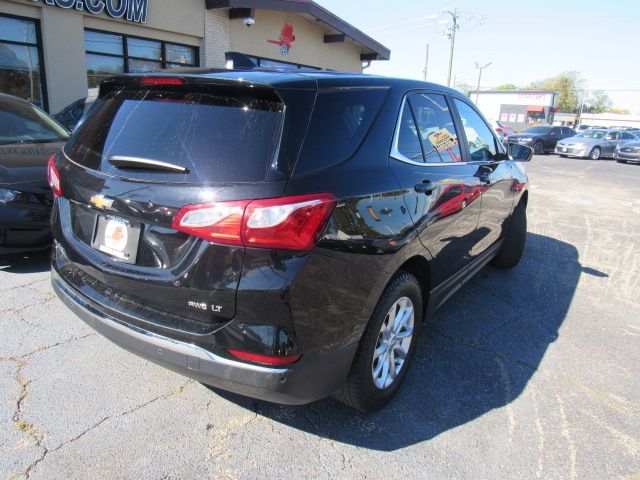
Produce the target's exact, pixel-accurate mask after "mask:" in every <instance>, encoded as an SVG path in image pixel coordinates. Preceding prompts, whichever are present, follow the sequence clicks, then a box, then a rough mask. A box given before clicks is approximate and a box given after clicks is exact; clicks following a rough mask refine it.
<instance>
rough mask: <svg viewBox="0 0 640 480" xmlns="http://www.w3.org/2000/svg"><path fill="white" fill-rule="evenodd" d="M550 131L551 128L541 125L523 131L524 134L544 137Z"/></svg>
mask: <svg viewBox="0 0 640 480" xmlns="http://www.w3.org/2000/svg"><path fill="white" fill-rule="evenodd" d="M549 130H551V127H544V126H542V125H540V126H537V127H531V128H528V129H526V130H525V132H526V133H532V134H534V135H546V134H548V133H549Z"/></svg>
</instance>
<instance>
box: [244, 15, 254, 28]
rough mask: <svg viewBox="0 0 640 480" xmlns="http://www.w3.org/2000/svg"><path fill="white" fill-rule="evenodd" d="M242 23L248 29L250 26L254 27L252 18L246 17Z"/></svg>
mask: <svg viewBox="0 0 640 480" xmlns="http://www.w3.org/2000/svg"><path fill="white" fill-rule="evenodd" d="M242 21H243V22H244V24H245V25H246V26H247V27H250V26H251V25H254V24H255V23H256V21H255V19H254V18H253V17H247V18H245V19H244V20H242Z"/></svg>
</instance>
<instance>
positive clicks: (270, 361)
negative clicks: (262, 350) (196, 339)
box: [227, 350, 302, 365]
mask: <svg viewBox="0 0 640 480" xmlns="http://www.w3.org/2000/svg"><path fill="white" fill-rule="evenodd" d="M227 351H228V352H229V353H230V354H231V355H233V356H234V357H237V358H239V359H240V360H246V361H248V362H255V363H262V364H263V365H289V364H292V363H295V362H297V361H298V360H300V357H301V356H302V355H260V354H258V353H249V352H241V351H239V350H227Z"/></svg>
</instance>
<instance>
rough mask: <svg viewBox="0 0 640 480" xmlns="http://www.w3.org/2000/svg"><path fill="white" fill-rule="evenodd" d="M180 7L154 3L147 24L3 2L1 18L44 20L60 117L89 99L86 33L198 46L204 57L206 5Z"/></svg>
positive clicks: (195, 2) (188, 2)
mask: <svg viewBox="0 0 640 480" xmlns="http://www.w3.org/2000/svg"><path fill="white" fill-rule="evenodd" d="M176 3H177V2H176V1H175V0H150V1H149V11H148V18H147V23H146V24H138V23H132V22H127V21H125V20H117V19H113V18H111V17H109V16H108V15H107V14H106V13H103V14H101V15H91V14H89V13H87V12H82V11H78V10H75V9H63V8H59V7H55V6H49V5H43V3H42V2H33V1H31V0H19V1H18V0H0V13H6V14H10V15H18V16H22V17H27V18H34V19H38V20H40V28H41V30H42V50H43V54H44V66H45V74H46V81H47V91H48V99H49V111H50V112H54V113H55V112H57V111H59V110H61V109H62V108H64V107H66V106H67V105H68V104H70V103H71V102H73V101H75V100H78V99H79V98H82V97H85V96H86V95H87V73H86V63H85V47H84V29H85V28H95V29H98V30H104V31H107V32H114V33H121V34H126V35H136V36H140V37H144V38H150V39H156V40H164V41H169V42H176V43H183V44H187V45H192V46H196V47H200V50H201V55H202V47H203V37H204V23H205V22H204V12H205V9H204V0H179V3H180V8H176ZM200 61H201V62H202V61H203V59H202V58H201V59H200Z"/></svg>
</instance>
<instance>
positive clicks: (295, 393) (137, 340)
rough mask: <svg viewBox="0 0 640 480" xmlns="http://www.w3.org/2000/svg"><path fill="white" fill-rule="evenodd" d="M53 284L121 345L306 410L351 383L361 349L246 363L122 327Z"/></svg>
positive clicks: (216, 383) (54, 277) (217, 383)
mask: <svg viewBox="0 0 640 480" xmlns="http://www.w3.org/2000/svg"><path fill="white" fill-rule="evenodd" d="M51 282H52V285H53V289H54V290H55V292H56V294H57V295H58V297H60V299H61V300H62V301H63V302H64V303H65V304H66V305H67V306H68V307H69V308H70V309H71V310H72V311H73V312H74V313H75V314H76V315H78V316H79V317H80V318H81V319H82V320H83V321H84V322H85V323H87V324H88V325H89V326H90V327H92V328H93V329H94V330H96V331H97V332H98V333H100V334H102V335H104V336H105V337H107V338H108V339H109V340H111V341H113V342H114V343H116V344H117V345H119V346H121V347H123V348H125V349H127V350H129V351H130V352H133V353H135V354H137V355H140V356H141V357H144V358H146V359H148V360H150V361H152V362H155V363H158V364H160V365H162V366H164V367H166V368H168V369H170V370H173V371H175V372H177V373H180V374H182V375H185V376H187V377H190V378H193V379H195V380H197V381H199V382H202V383H205V384H207V385H211V386H213V387H217V388H220V389H222V390H227V391H230V392H234V393H238V394H241V395H245V396H248V397H253V398H258V399H261V400H266V401H269V402H275V403H281V404H288V405H301V404H306V403H310V402H313V401H315V400H319V399H321V398H324V397H326V396H327V395H329V394H331V393H332V392H334V391H335V390H337V389H338V388H339V387H340V386H341V385H342V384H343V383H344V382H345V381H346V378H347V374H348V372H349V369H350V368H351V363H352V361H353V357H354V355H355V352H356V348H357V344H354V345H351V346H349V347H346V348H342V349H340V350H337V351H335V352H332V353H330V354H327V355H324V356H322V357H318V358H316V359H313V360H312V361H307V362H303V363H300V364H296V365H294V366H291V367H288V368H270V367H263V366H258V365H252V364H247V363H243V362H238V361H234V360H229V359H227V358H223V357H220V356H219V355H216V354H214V353H212V352H210V351H208V350H205V349H203V348H200V347H197V346H195V345H191V344H188V343H185V342H182V341H178V340H175V339H172V338H169V337H166V336H162V335H158V334H156V333H152V332H149V331H146V330H144V329H142V328H139V327H135V326H132V325H129V324H126V323H123V322H121V321H119V320H117V319H116V318H115V317H114V316H111V315H110V313H109V312H107V311H105V309H104V307H101V306H100V305H98V304H96V303H95V302H92V301H91V300H90V299H89V298H87V297H85V296H84V295H82V294H80V293H78V292H77V291H76V290H75V289H73V288H72V287H71V286H69V285H68V284H67V283H66V282H65V281H64V280H63V279H62V278H61V277H60V275H59V274H58V273H57V272H56V271H55V269H53V270H52V272H51Z"/></svg>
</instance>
